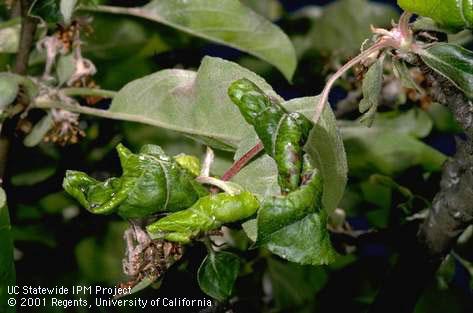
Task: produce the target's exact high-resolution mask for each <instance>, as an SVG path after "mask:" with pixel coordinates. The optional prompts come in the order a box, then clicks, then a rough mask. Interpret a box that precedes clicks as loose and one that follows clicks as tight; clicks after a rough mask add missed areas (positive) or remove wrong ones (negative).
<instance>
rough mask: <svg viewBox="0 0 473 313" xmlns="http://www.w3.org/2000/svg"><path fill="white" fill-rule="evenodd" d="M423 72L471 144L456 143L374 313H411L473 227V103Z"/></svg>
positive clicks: (442, 78)
mask: <svg viewBox="0 0 473 313" xmlns="http://www.w3.org/2000/svg"><path fill="white" fill-rule="evenodd" d="M424 73H425V75H426V77H427V79H428V80H429V81H430V82H431V83H432V86H433V88H432V90H433V92H434V94H432V95H431V96H433V98H434V99H435V100H436V101H438V102H441V103H444V104H446V105H448V107H449V108H450V110H451V111H452V112H453V114H454V116H455V118H456V120H457V121H458V122H459V124H460V125H462V127H463V129H464V131H465V134H466V137H467V139H466V140H462V139H459V140H457V152H456V154H455V156H454V157H453V158H452V159H450V160H448V161H447V162H446V163H445V165H444V168H443V172H442V180H441V182H440V191H439V192H438V193H437V195H436V196H435V198H434V200H433V203H432V209H431V210H430V212H429V215H428V217H427V218H426V220H425V221H424V222H423V223H422V224H421V225H420V227H419V229H418V231H417V232H416V233H414V234H413V235H412V236H411V239H409V240H405V241H404V242H405V244H404V245H405V246H404V251H403V252H402V253H401V255H400V257H399V261H398V263H397V264H396V265H395V267H394V269H393V271H392V273H391V274H390V276H389V278H388V280H387V282H386V283H385V286H384V287H383V288H382V289H381V291H380V293H379V294H378V296H377V297H376V299H375V301H374V302H373V304H372V306H371V308H370V310H369V312H370V313H381V312H382V313H394V312H396V313H410V312H412V311H413V310H414V308H415V305H416V303H417V300H418V299H419V297H420V296H421V294H422V292H423V290H424V289H425V287H426V286H427V285H428V284H429V283H430V282H431V281H432V279H433V277H434V275H435V272H436V271H437V269H438V268H439V266H440V264H441V263H442V261H443V259H444V258H445V256H446V255H447V254H448V253H449V252H450V250H451V249H452V247H453V246H454V245H455V243H456V242H457V239H458V237H459V236H460V235H461V234H462V232H463V231H464V230H465V229H466V227H468V225H470V224H471V223H473V189H472V186H473V140H472V139H473V103H472V102H471V100H469V99H467V98H466V97H465V95H464V94H463V93H462V92H461V91H459V90H458V89H457V88H455V86H453V85H452V84H451V83H450V82H449V81H448V80H447V79H445V78H444V77H442V76H440V75H438V74H436V73H434V72H432V71H431V70H429V69H427V68H424ZM413 274H414V275H415V279H413ZM399 286H402V288H399Z"/></svg>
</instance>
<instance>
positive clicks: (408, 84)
mask: <svg viewBox="0 0 473 313" xmlns="http://www.w3.org/2000/svg"><path fill="white" fill-rule="evenodd" d="M392 65H393V69H394V74H395V75H396V77H397V78H398V79H399V80H400V81H401V84H402V86H403V87H405V88H410V89H415V90H417V92H419V93H420V94H423V93H424V91H423V90H422V88H421V87H420V86H419V85H418V84H417V83H416V82H415V81H414V79H413V78H412V76H411V74H410V73H409V69H408V68H407V65H406V63H405V62H403V61H400V60H397V59H394V58H393V59H392Z"/></svg>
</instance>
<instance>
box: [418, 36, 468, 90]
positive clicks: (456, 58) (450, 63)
mask: <svg viewBox="0 0 473 313" xmlns="http://www.w3.org/2000/svg"><path fill="white" fill-rule="evenodd" d="M420 57H421V59H422V61H424V62H425V64H427V65H428V66H429V67H430V68H431V69H433V70H434V71H436V72H437V73H439V74H440V75H442V76H444V77H446V78H447V79H449V80H450V81H451V82H452V83H453V84H454V85H455V86H456V87H457V88H458V89H460V90H461V91H463V92H464V93H465V95H466V96H467V97H469V98H472V97H473V52H471V51H470V50H467V49H465V48H463V47H460V46H457V45H452V44H448V43H437V44H433V45H431V46H429V47H428V48H426V49H424V50H422V52H421V53H420Z"/></svg>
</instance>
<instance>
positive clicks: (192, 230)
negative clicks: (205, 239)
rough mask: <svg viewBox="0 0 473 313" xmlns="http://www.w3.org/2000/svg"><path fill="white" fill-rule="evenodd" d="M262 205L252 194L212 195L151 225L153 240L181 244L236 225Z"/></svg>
mask: <svg viewBox="0 0 473 313" xmlns="http://www.w3.org/2000/svg"><path fill="white" fill-rule="evenodd" d="M258 208H259V202H258V200H257V199H256V198H255V196H254V195H253V194H251V193H250V192H248V191H242V192H240V193H239V194H235V195H231V194H228V193H224V192H221V193H217V194H210V195H208V196H205V197H202V198H200V199H199V200H197V202H196V203H194V204H193V205H192V206H191V207H190V208H188V209H186V210H182V211H179V212H175V213H172V214H169V215H167V216H165V217H163V218H161V219H159V220H157V221H156V222H154V223H152V224H150V225H148V226H147V227H146V230H147V231H148V233H149V234H150V235H151V238H153V239H155V238H160V239H165V240H168V241H174V242H178V243H182V244H186V243H189V242H190V241H191V240H192V239H194V238H196V237H198V236H199V235H202V234H204V233H206V232H208V231H211V230H214V229H218V228H220V227H221V226H222V225H223V224H225V223H233V222H237V221H240V220H244V219H247V218H249V217H251V216H252V215H254V214H255V213H256V211H257V210H258Z"/></svg>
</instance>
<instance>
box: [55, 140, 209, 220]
mask: <svg viewBox="0 0 473 313" xmlns="http://www.w3.org/2000/svg"><path fill="white" fill-rule="evenodd" d="M117 151H118V154H119V157H120V163H121V166H122V168H123V175H122V176H121V177H119V178H116V177H113V178H110V179H108V180H106V181H105V182H100V181H97V180H95V179H94V178H92V177H89V176H88V175H87V174H85V173H82V172H77V171H67V172H66V177H65V178H64V182H63V187H64V189H65V190H66V192H67V193H69V194H70V195H71V196H73V197H74V198H75V199H76V200H77V201H79V203H80V204H81V205H83V206H84V207H85V208H86V209H87V210H89V211H91V212H92V213H95V214H110V213H113V212H115V211H118V214H120V215H121V216H122V217H126V218H134V217H144V216H148V215H150V214H153V213H156V212H173V211H179V210H182V209H185V208H188V207H190V206H191V205H193V204H194V203H195V202H196V201H197V199H199V197H201V196H203V195H205V194H206V193H207V191H206V189H205V188H204V187H203V186H201V185H200V184H198V183H197V182H195V181H194V179H193V177H192V176H191V175H190V173H189V172H188V171H187V170H185V169H184V168H182V167H180V166H179V165H178V164H177V162H176V161H174V160H173V159H172V158H170V157H168V156H167V155H165V154H164V152H163V151H162V149H161V148H160V147H159V146H155V145H145V146H143V147H142V148H141V150H140V153H139V154H133V153H131V151H130V150H128V149H127V148H125V147H124V146H122V145H121V144H120V145H118V146H117Z"/></svg>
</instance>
